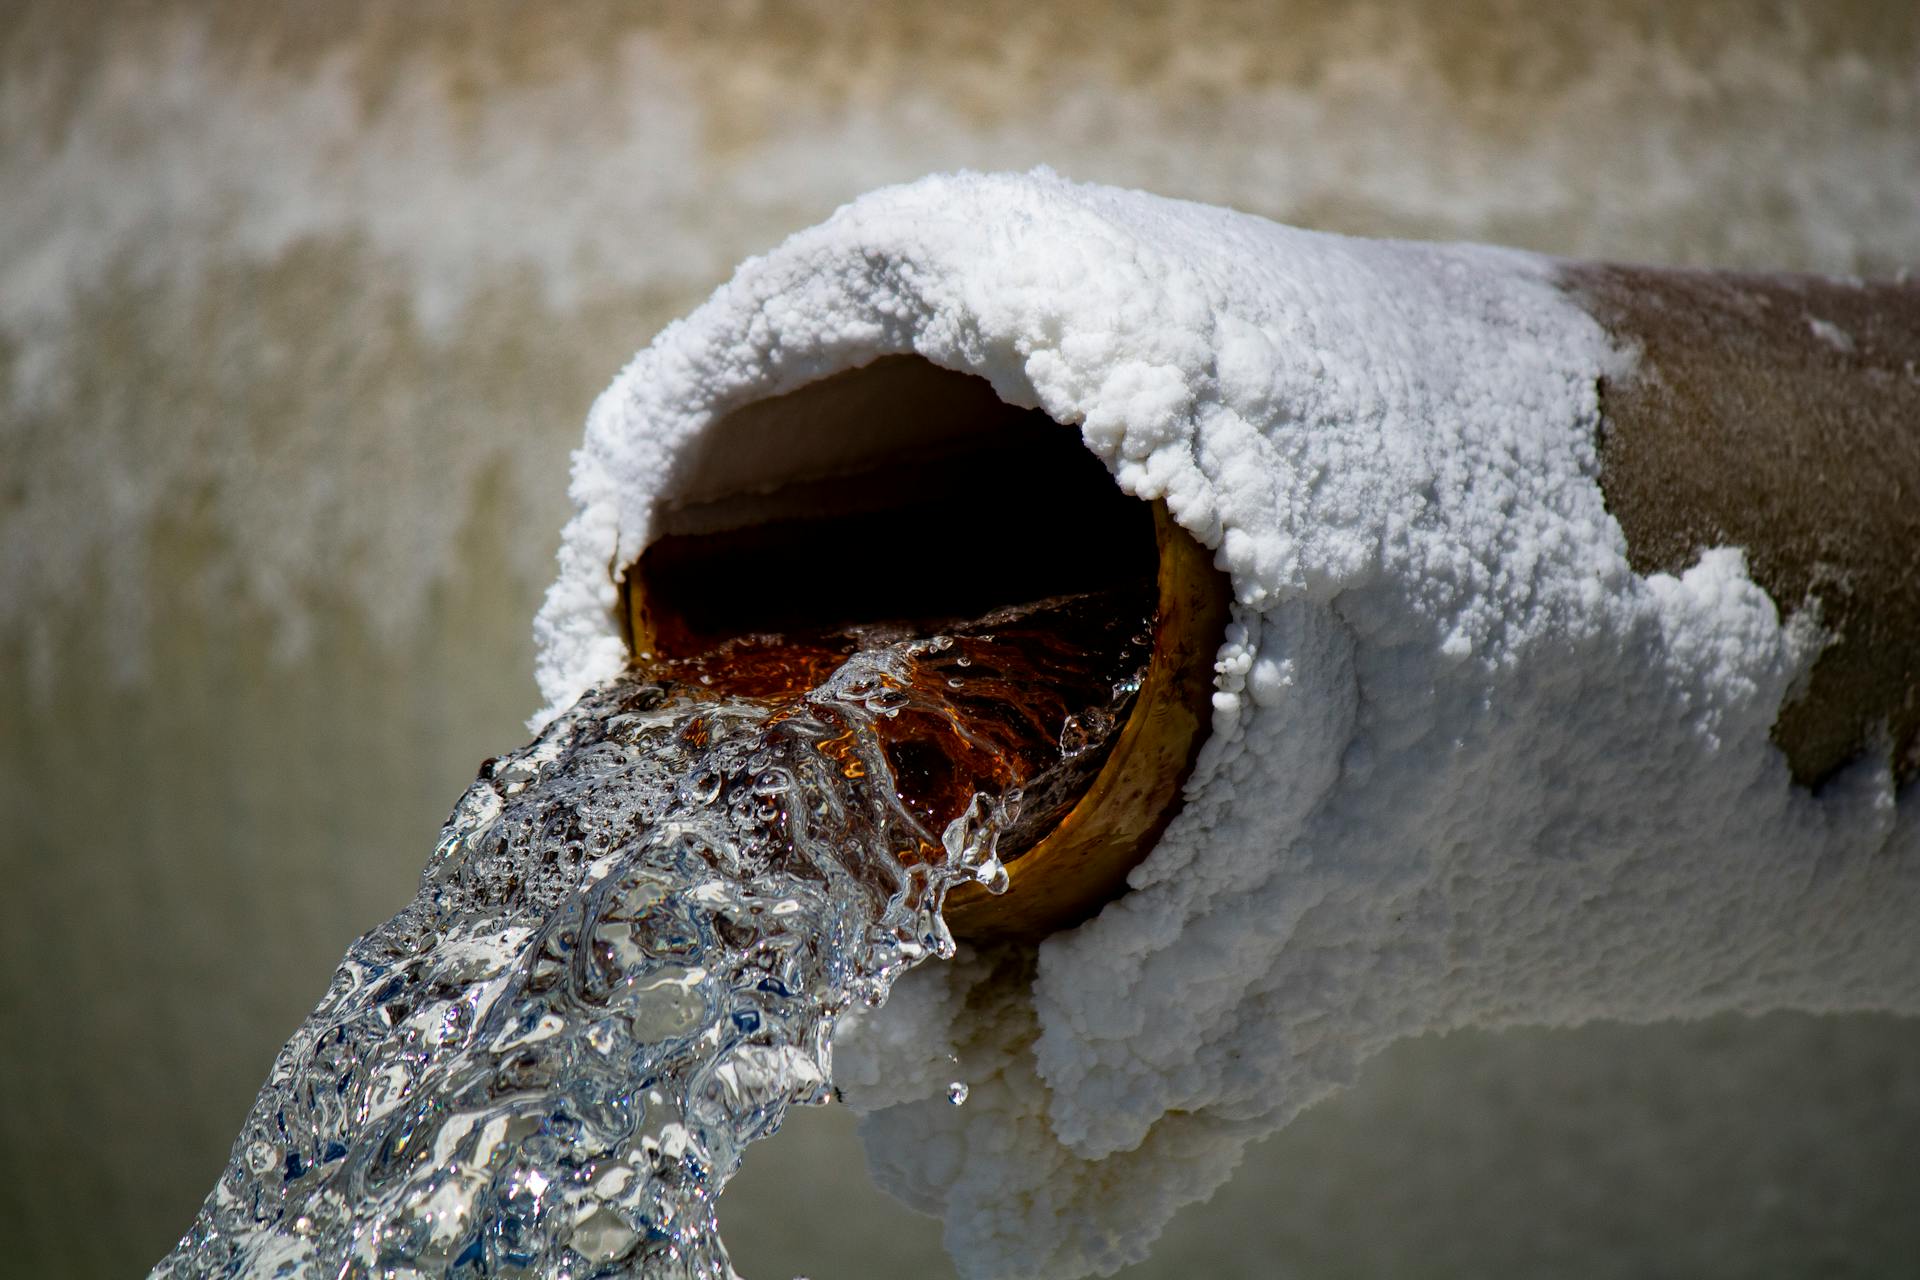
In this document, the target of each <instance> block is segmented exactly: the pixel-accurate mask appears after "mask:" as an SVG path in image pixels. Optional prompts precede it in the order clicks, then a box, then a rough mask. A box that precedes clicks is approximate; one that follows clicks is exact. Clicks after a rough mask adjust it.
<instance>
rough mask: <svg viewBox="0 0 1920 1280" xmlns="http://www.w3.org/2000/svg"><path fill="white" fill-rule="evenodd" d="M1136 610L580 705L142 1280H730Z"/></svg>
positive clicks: (778, 650)
mask: <svg viewBox="0 0 1920 1280" xmlns="http://www.w3.org/2000/svg"><path fill="white" fill-rule="evenodd" d="M1144 608H1145V609H1146V610H1148V611H1149V612H1150V609H1151V605H1150V603H1148V604H1147V605H1145V606H1144ZM1141 609H1142V606H1141V605H1140V603H1139V601H1137V600H1135V599H1133V598H1131V597H1129V598H1127V599H1125V600H1124V601H1120V600H1116V599H1114V598H1109V597H1107V596H1100V597H1080V598H1075V599H1072V600H1067V601H1053V602H1047V603H1045V604H1043V605H1040V606H1032V607H1029V608H1026V609H1022V610H1004V611H1001V612H1000V613H998V614H995V615H990V616H989V617H987V618H984V619H981V620H979V621H978V622H976V623H971V624H968V625H966V626H956V627H950V628H948V629H947V632H946V633H945V634H939V635H931V636H924V635H923V636H919V637H913V636H905V635H902V634H900V633H899V632H897V631H896V632H886V631H881V630H878V629H867V630H864V631H855V632H847V633H842V634H839V635H836V636H831V637H821V638H815V639H813V640H809V641H807V642H804V643H791V642H785V641H780V642H775V641H773V640H770V639H765V638H762V639H757V640H753V639H750V640H743V641H735V642H732V643H730V644H728V645H726V646H723V647H721V648H720V649H718V650H716V651H715V652H714V653H711V654H709V655H706V656H704V657H703V658H701V659H698V660H693V661H687V662H677V663H676V662H665V663H657V664H654V665H652V666H650V667H648V668H646V669H636V670H634V671H631V672H629V673H628V674H627V675H625V676H623V677H621V678H619V679H616V680H614V681H611V682H609V683H608V684H606V685H604V686H602V687H600V688H598V689H595V690H593V691H592V692H590V693H588V694H587V696H585V697H584V698H582V699H581V701H580V702H579V703H578V704H577V705H576V706H574V707H573V708H572V709H571V710H570V711H569V712H567V713H566V714H565V715H564V716H562V717H560V718H559V719H558V720H556V721H555V722H554V723H553V724H552V725H551V726H550V727H549V728H548V729H547V730H546V731H545V732H544V733H543V734H542V735H541V736H540V737H539V739H538V740H536V741H535V742H534V743H532V744H531V745H530V746H528V747H526V748H525V749H523V750H521V751H519V752H517V753H515V754H513V755H510V756H504V757H501V758H500V759H498V760H494V761H489V762H488V763H487V764H486V765H485V766H483V767H482V769H481V771H480V777H479V779H478V780H477V781H476V782H475V783H474V784H473V786H472V787H470V788H469V789H468V791H467V793H466V794H465V796H463V797H462V798H461V800H460V803H459V805H458V807H456V808H455V810H454V812H453V815H452V817H451V818H450V819H449V820H448V822H447V825H446V827H445V829H444V831H443V832H442V835H441V838H440V842H439V845H438V847H437V848H436V849H435V850H434V853H433V856H432V859H431V861H430V862H429V863H428V865H427V868H426V871H425V873H424V874H423V876H422V878H421V885H420V890H419V892H418V893H417V894H416V895H415V897H414V899H413V901H412V902H410V903H409V904H408V905H407V907H406V908H405V909H404V910H402V911H401V912H400V913H399V914H398V915H396V916H394V917H393V918H392V919H391V920H389V921H387V922H386V923H385V924H383V925H381V926H380V927H379V928H377V929H374V930H373V931H372V932H370V933H368V934H367V935H366V936H364V937H362V938H361V939H360V940H359V941H357V942H356V943H354V945H353V946H352V947H351V948H350V949H349V950H348V952H347V955H346V957H345V959H344V960H343V961H342V963H341V965H340V967H339V969H338V971H337V972H336V973H335V974H334V977H333V982H332V985H331V986H330V987H329V989H328V991H327V993H326V995H325V997H324V998H323V999H322V1000H321V1002H320V1004H319V1006H318V1007H317V1008H316V1009H315V1010H314V1011H313V1013H312V1015H310V1016H309V1017H308V1018H307V1020H306V1021H305V1022H304V1023H303V1024H302V1025H301V1027H300V1028H299V1030H298V1031H297V1032H295V1034H294V1036H293V1038H292V1039H291V1040H290V1041H288V1043H287V1045H286V1046H285V1048H283V1049H282V1050H281V1052H280V1054H279V1056H278V1058H277V1059H276V1060H275V1062H274V1065H273V1069H272V1072H271V1074H270V1075H269V1077H268V1080H267V1083H266V1086H265V1087H264V1088H263V1089H262V1090H261V1092H260V1096H259V1098H258V1099H257V1100H256V1102H255V1103H254V1107H253V1110H252V1112H251V1113H250V1114H249V1115H248V1117H247V1120H246V1124H245V1126H244V1128H243V1129H242V1131H241V1133H240V1136H239V1138H238V1139H237V1140H236V1142H235V1144H234V1148H233V1155H232V1160H231V1163H230V1164H229V1165H228V1167H227V1169H226V1171H225V1172H224V1174H223V1175H222V1177H221V1178H220V1181H219V1183H218V1185H217V1186H216V1187H215V1188H214V1190H213V1192H212V1194H211V1195H210V1196H209V1197H208V1198H207V1201H206V1203H205V1204H204V1205H203V1207H202V1208H201V1211H200V1215H199V1217H198V1219H197V1220H196V1222H195V1223H194V1225H193V1228H192V1230H191V1231H190V1232H189V1233H188V1234H187V1235H186V1236H185V1237H183V1238H182V1240H181V1241H180V1243H179V1245H178V1246H177V1247H176V1248H175V1250H174V1251H173V1253H172V1254H170V1255H169V1256H168V1257H167V1258H166V1259H165V1260H164V1261H162V1262H161V1264H160V1265H159V1267H158V1268H157V1269H156V1271H155V1275H156V1276H160V1277H188V1276H263V1277H264V1276H294V1275H301V1276H306V1275H325V1276H328V1277H342V1278H343V1280H359V1278H363V1277H364V1278H369V1280H370V1278H372V1277H391V1278H393V1280H412V1278H416V1277H427V1276H460V1277H469V1276H470V1277H481V1276H522V1275H526V1276H555V1277H561V1276H564V1277H569V1278H570V1280H584V1278H586V1277H599V1276H633V1275H645V1276H671V1277H682V1276H684V1277H703V1278H704V1277H718V1278H722V1280H724V1278H726V1277H731V1276H732V1275H733V1271H732V1268H731V1266H730V1265H729V1264H728V1261H727V1254H726V1250H725V1248H724V1247H723V1246H722V1244H721V1241H720V1237H719V1234H718V1230H717V1227H716V1223H715V1206H716V1201H717V1199H718V1196H719V1193H720V1190H721V1188H722V1187H723V1186H725V1184H726V1182H727V1180H728V1179H729V1178H730V1177H731V1176H732V1174H733V1173H734V1171H735V1170H736V1169H737V1168H738V1166H739V1162H740V1159H741V1154H742V1150H743V1149H744V1148H745V1147H746V1145H747V1144H748V1143H750V1142H752V1141H753V1140H755V1139H757V1138H762V1137H765V1136H767V1135H769V1134H771V1133H772V1132H773V1131H774V1130H775V1129H777V1128H778V1127H779V1125H780V1122H781V1119H782V1117H783V1116H784V1115H785V1113H786V1109H787V1107H788V1106H789V1105H791V1104H793V1103H796V1102H798V1103H819V1102H825V1101H827V1100H829V1098H830V1097H831V1092H832V1087H831V1076H832V1039H833V1028H834V1023H835V1019H836V1017H837V1016H838V1015H839V1014H840V1013H841V1012H842V1011H844V1010H846V1009H848V1008H850V1007H853V1006H855V1005H856V1004H864V1005H869V1006H872V1005H878V1004H880V1003H881V1002H883V1001H884V1000H885V999H886V995H887V992H888V990H889V988H890V987H891V986H892V984H893V982H894V980H895V978H897V977H898V976H899V974H900V973H901V972H903V971H904V970H905V969H906V968H908V967H909V966H911V965H913V964H916V963H918V962H919V961H920V960H922V959H924V958H926V957H927V956H932V955H937V956H945V955H948V954H951V952H952V949H953V942H952V939H951V938H950V936H949V934H948V932H947V929H946V926H945V925H944V924H943V923H942V921H941V917H940V910H941V904H942V901H943V899H944V898H945V896H946V894H947V892H948V891H949V890H950V889H951V888H953V887H954V886H956V885H958V884H961V883H963V882H965V881H968V880H977V881H980V882H982V883H985V884H987V885H988V886H989V887H995V886H1003V885H1004V883H1005V874H1004V872H1003V870H1002V868H1001V863H1000V854H1001V853H1002V851H1003V849H1005V848H1009V847H1018V846H1021V845H1022V844H1023V843H1026V842H1030V841H1031V839H1032V838H1034V837H1035V836H1036V835H1037V834H1038V833H1039V832H1041V831H1044V829H1045V828H1046V827H1047V826H1048V825H1050V824H1051V823H1052V822H1053V821H1055V820H1057V818H1058V817H1059V815H1060V814H1061V813H1062V812H1064V809H1065V808H1066V807H1067V806H1069V805H1070V804H1071V803H1072V801H1073V799H1074V798H1075V797H1076V796H1077V795H1078V794H1079V791H1080V790H1081V789H1082V787H1083V785H1084V782H1085V780H1086V779H1087V777H1089V776H1090V773H1091V771H1092V770H1094V769H1096V768H1097V767H1098V764H1099V762H1100V760H1101V759H1102V758H1103V756H1104V752H1105V749H1106V747H1107V745H1108V742H1109V739H1110V737H1111V734H1112V732H1113V729H1114V727H1115V726H1116V725H1117V724H1118V723H1119V722H1120V721H1121V720H1124V718H1125V715H1126V711H1127V708H1128V705H1129V703H1130V700H1131V698H1132V695H1133V693H1134V691H1135V690H1136V689H1137V688H1138V684H1139V679H1140V673H1141V671H1142V669H1143V667H1144V663H1145V660H1146V657H1147V644H1148V639H1149V637H1148V634H1147V631H1146V630H1144V629H1143V626H1142V619H1143V617H1144V616H1146V615H1145V614H1143V612H1142V611H1141ZM964 1097H965V1089H964V1086H961V1085H956V1086H955V1091H954V1097H953V1100H954V1101H955V1102H960V1101H963V1100H964Z"/></svg>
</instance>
